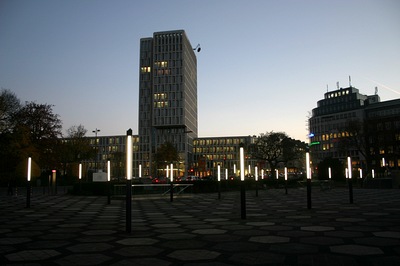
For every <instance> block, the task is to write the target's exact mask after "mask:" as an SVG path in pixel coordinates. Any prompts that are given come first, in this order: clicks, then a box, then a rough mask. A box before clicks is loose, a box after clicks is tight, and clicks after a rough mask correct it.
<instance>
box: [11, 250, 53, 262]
mask: <svg viewBox="0 0 400 266" xmlns="http://www.w3.org/2000/svg"><path fill="white" fill-rule="evenodd" d="M60 254H61V253H60V252H58V251H56V250H53V249H36V250H24V251H19V252H15V253H11V254H8V255H6V256H5V257H6V258H7V259H8V260H10V261H40V260H46V259H49V258H51V257H55V256H58V255H60Z"/></svg>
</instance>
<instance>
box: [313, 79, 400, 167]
mask: <svg viewBox="0 0 400 266" xmlns="http://www.w3.org/2000/svg"><path fill="white" fill-rule="evenodd" d="M376 92H377V91H376ZM399 103H400V101H399V100H394V101H386V102H381V101H380V98H379V96H378V94H377V93H375V94H374V95H363V94H360V93H359V90H358V89H356V88H354V87H351V86H350V87H348V88H340V89H338V90H335V91H331V92H327V93H325V95H324V99H322V100H320V101H318V103H317V107H316V108H314V109H313V110H312V116H311V118H310V119H309V131H310V135H309V136H310V155H311V159H312V164H313V168H314V169H316V166H317V165H318V163H320V162H322V161H323V160H324V159H327V158H333V159H338V160H340V161H342V162H345V161H346V159H347V157H351V159H352V167H353V171H354V170H359V169H362V170H363V171H364V173H367V174H369V175H371V170H372V168H375V169H376V168H378V169H380V170H379V172H384V169H386V170H387V169H388V168H389V167H392V169H398V166H399V158H400V157H399V141H398V139H399V138H400V134H399V133H398V132H399V128H400V122H399V120H400V104H399ZM382 158H385V159H386V164H387V166H385V163H382ZM384 161H385V160H384ZM379 165H380V166H379ZM375 171H376V170H375Z"/></svg>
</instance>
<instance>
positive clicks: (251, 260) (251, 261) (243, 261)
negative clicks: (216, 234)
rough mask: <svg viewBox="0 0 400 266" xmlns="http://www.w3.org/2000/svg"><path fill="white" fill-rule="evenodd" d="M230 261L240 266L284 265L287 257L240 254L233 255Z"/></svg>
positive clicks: (259, 253) (253, 253)
mask: <svg viewBox="0 0 400 266" xmlns="http://www.w3.org/2000/svg"><path fill="white" fill-rule="evenodd" d="M229 260H230V261H232V262H234V263H235V264H236V263H237V264H239V265H266V264H267V263H268V264H270V265H271V264H273V265H283V263H284V261H285V256H283V255H280V254H274V253H270V252H261V251H255V252H240V253H236V254H234V255H232V256H231V257H230V258H229Z"/></svg>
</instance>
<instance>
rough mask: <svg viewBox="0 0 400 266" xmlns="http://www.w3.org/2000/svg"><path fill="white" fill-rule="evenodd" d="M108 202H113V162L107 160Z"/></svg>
mask: <svg viewBox="0 0 400 266" xmlns="http://www.w3.org/2000/svg"><path fill="white" fill-rule="evenodd" d="M107 204H111V163H110V160H108V161H107Z"/></svg>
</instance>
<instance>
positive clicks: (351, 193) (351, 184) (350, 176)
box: [347, 156, 353, 204]
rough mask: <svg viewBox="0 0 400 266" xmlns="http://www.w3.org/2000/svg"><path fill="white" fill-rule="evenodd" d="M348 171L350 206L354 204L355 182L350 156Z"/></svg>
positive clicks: (348, 158)
mask: <svg viewBox="0 0 400 266" xmlns="http://www.w3.org/2000/svg"><path fill="white" fill-rule="evenodd" d="M347 169H348V175H349V179H348V182H349V199H350V204H352V203H353V181H352V171H351V170H352V167H351V158H350V156H349V157H347Z"/></svg>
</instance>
